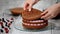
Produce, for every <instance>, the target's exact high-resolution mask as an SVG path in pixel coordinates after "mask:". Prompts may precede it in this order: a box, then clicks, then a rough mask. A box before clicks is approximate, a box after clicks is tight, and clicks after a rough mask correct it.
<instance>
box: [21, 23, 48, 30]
mask: <svg viewBox="0 0 60 34" xmlns="http://www.w3.org/2000/svg"><path fill="white" fill-rule="evenodd" d="M22 25H23V27H24V28H28V29H41V28H44V27H46V26H47V25H48V23H41V24H29V23H22Z"/></svg>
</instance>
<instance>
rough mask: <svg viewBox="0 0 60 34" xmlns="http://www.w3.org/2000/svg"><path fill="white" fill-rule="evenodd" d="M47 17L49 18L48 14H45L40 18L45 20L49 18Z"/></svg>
mask: <svg viewBox="0 0 60 34" xmlns="http://www.w3.org/2000/svg"><path fill="white" fill-rule="evenodd" d="M49 16H50V14H49V13H47V14H45V15H44V16H42V17H41V18H43V19H46V18H47V17H49Z"/></svg>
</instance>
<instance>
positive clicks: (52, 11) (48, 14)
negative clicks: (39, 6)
mask: <svg viewBox="0 0 60 34" xmlns="http://www.w3.org/2000/svg"><path fill="white" fill-rule="evenodd" d="M59 13H60V3H58V4H55V5H52V6H51V7H49V8H47V9H46V10H45V11H44V12H43V13H42V14H41V15H42V17H41V18H43V19H45V20H48V19H51V18H54V17H56V16H57V15H58V14H59Z"/></svg>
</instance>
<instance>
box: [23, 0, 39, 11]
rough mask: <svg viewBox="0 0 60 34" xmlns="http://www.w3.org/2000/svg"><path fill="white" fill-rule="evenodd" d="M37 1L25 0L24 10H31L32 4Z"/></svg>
mask: <svg viewBox="0 0 60 34" xmlns="http://www.w3.org/2000/svg"><path fill="white" fill-rule="evenodd" d="M37 2H38V0H26V2H25V3H24V10H26V9H28V10H29V11H31V8H32V6H33V5H34V4H35V3H37Z"/></svg>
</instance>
